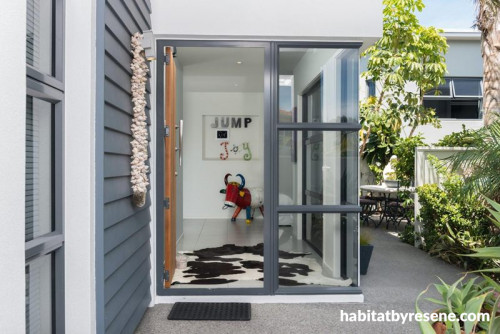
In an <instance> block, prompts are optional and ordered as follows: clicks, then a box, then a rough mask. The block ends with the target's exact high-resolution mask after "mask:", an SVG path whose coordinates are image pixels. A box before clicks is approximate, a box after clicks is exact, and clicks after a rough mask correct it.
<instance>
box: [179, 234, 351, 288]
mask: <svg viewBox="0 0 500 334" xmlns="http://www.w3.org/2000/svg"><path fill="white" fill-rule="evenodd" d="M183 253H184V254H185V255H186V256H187V257H188V261H187V268H186V269H176V270H175V274H174V277H173V280H172V284H175V285H177V284H200V285H205V284H227V283H232V282H236V281H238V280H245V281H249V280H258V281H262V280H263V272H264V270H263V267H264V263H263V254H264V244H262V243H260V244H257V245H255V246H236V245H234V244H227V245H224V246H221V247H214V248H204V249H200V250H196V251H193V252H183ZM310 255H311V253H290V252H285V251H280V252H279V257H280V260H279V284H280V285H282V286H297V285H308V284H316V285H328V286H349V285H351V283H352V281H351V280H350V279H346V280H343V279H334V278H328V277H325V276H323V275H322V274H321V271H322V269H321V266H320V264H319V263H318V261H316V259H314V258H313V257H311V256H310Z"/></svg>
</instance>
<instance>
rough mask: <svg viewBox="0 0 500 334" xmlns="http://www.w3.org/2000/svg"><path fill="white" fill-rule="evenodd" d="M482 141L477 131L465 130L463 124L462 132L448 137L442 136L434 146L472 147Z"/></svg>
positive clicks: (453, 133)
mask: <svg viewBox="0 0 500 334" xmlns="http://www.w3.org/2000/svg"><path fill="white" fill-rule="evenodd" d="M482 141H483V138H482V137H481V134H480V133H479V132H478V131H477V130H470V129H466V128H465V124H462V131H458V132H452V133H450V134H449V135H446V136H444V137H443V138H442V139H440V140H439V141H438V142H437V143H436V144H435V146H443V147H474V146H476V145H477V144H478V143H481V142H482Z"/></svg>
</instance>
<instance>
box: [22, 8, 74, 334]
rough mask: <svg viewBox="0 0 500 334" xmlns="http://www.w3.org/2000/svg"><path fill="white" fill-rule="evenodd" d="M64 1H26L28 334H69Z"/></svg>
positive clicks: (26, 268)
mask: <svg viewBox="0 0 500 334" xmlns="http://www.w3.org/2000/svg"><path fill="white" fill-rule="evenodd" d="M63 2H64V0H27V1H26V9H27V10H26V92H27V95H26V142H25V153H26V165H25V183H26V193H25V254H26V260H25V278H26V291H25V292H26V310H25V312H26V314H25V316H26V317H25V319H26V333H64V234H63V226H64V212H63V195H62V194H63V187H64V185H63V182H64V179H63V148H64V141H63V124H64V122H63V115H64V103H63V101H64V82H63V68H64V58H63V49H64V45H63V42H64V39H63V37H64V31H63V29H64V21H63V16H64V15H63V8H64V3H63Z"/></svg>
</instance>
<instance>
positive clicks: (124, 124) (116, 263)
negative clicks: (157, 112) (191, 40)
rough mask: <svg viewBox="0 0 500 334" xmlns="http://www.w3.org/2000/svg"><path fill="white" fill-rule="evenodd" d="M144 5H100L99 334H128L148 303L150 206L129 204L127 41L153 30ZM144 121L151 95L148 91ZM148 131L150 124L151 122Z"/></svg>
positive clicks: (122, 0)
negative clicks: (133, 36) (138, 33)
mask: <svg viewBox="0 0 500 334" xmlns="http://www.w3.org/2000/svg"><path fill="white" fill-rule="evenodd" d="M150 13H151V3H150V1H149V0H107V1H98V8H97V78H98V79H97V121H96V124H97V125H96V137H97V140H96V142H97V147H96V165H97V169H96V193H97V196H96V197H97V199H96V277H97V280H96V298H97V310H96V312H97V332H98V333H104V332H105V333H133V331H134V330H135V328H136V327H137V325H138V324H139V321H140V320H141V318H142V316H143V314H144V312H145V311H146V308H147V307H148V305H149V302H150V301H151V296H150V285H151V279H150V269H151V264H150V259H149V257H150V254H151V248H150V243H149V241H150V237H151V232H150V226H149V223H150V220H151V217H150V212H149V208H150V203H151V200H150V198H149V194H148V199H147V202H146V205H145V206H143V207H142V208H137V207H135V206H133V205H132V200H131V198H132V190H131V188H130V155H131V147H130V141H131V140H132V137H131V131H130V124H131V120H132V103H131V94H130V78H131V75H132V71H131V69H130V62H131V60H132V55H131V53H130V37H131V35H132V34H134V33H135V32H143V31H145V30H150V29H151V19H150ZM147 93H148V96H147V100H148V105H147V110H146V113H147V115H148V119H149V110H150V103H149V93H150V85H149V82H148V85H147ZM148 124H149V125H150V122H148Z"/></svg>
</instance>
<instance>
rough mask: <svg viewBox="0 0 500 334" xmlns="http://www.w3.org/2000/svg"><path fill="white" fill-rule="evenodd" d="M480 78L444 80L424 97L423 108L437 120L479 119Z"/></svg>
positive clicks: (480, 106)
mask: <svg viewBox="0 0 500 334" xmlns="http://www.w3.org/2000/svg"><path fill="white" fill-rule="evenodd" d="M482 99H483V85H482V78H454V77H453V78H446V79H445V83H444V84H442V85H440V86H438V87H437V88H436V89H432V90H430V91H428V92H426V93H425V95H424V106H426V107H428V108H434V109H435V111H436V116H437V117H439V118H455V119H480V118H481V117H482V115H481V108H482Z"/></svg>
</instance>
